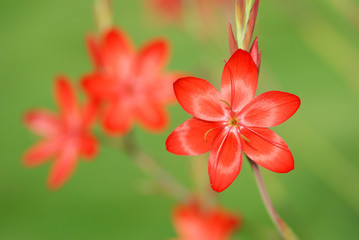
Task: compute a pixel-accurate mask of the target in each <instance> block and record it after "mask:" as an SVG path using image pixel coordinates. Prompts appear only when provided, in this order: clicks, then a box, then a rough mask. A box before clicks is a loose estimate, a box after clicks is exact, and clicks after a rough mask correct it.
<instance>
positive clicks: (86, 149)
mask: <svg viewBox="0 0 359 240" xmlns="http://www.w3.org/2000/svg"><path fill="white" fill-rule="evenodd" d="M81 143H82V145H81V154H82V155H83V156H85V157H86V158H88V159H91V158H93V157H95V155H96V153H97V140H96V138H94V137H93V136H91V135H84V136H82V139H81Z"/></svg>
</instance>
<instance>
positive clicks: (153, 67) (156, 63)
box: [137, 39, 170, 79]
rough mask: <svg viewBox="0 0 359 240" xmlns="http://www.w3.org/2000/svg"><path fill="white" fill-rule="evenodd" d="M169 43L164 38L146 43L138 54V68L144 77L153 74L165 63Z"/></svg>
mask: <svg viewBox="0 0 359 240" xmlns="http://www.w3.org/2000/svg"><path fill="white" fill-rule="evenodd" d="M169 51H170V50H169V44H168V42H167V40H165V39H159V40H155V41H152V42H150V43H148V44H146V45H145V46H144V47H143V49H142V50H141V51H140V52H139V55H138V62H137V63H138V70H139V72H140V74H141V75H143V76H146V79H151V78H149V77H148V76H155V75H156V74H157V73H158V72H159V71H160V70H161V69H162V68H163V67H164V66H165V64H166V63H167V60H168V56H169Z"/></svg>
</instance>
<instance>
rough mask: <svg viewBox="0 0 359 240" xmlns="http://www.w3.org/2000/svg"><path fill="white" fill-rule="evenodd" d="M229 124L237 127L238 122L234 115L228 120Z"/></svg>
mask: <svg viewBox="0 0 359 240" xmlns="http://www.w3.org/2000/svg"><path fill="white" fill-rule="evenodd" d="M228 124H229V126H232V127H239V122H238V119H237V118H236V117H232V118H231V119H230V120H229V122H228Z"/></svg>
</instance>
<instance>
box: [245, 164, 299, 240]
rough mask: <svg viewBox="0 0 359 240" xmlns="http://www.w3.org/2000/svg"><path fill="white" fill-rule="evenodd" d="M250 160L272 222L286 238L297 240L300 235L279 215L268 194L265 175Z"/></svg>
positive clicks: (287, 239)
mask: <svg viewBox="0 0 359 240" xmlns="http://www.w3.org/2000/svg"><path fill="white" fill-rule="evenodd" d="M248 160H249V162H250V163H251V165H252V168H253V173H254V176H255V178H256V181H257V185H258V188H259V191H260V193H261V196H262V199H263V203H264V205H265V206H266V208H267V211H268V213H269V216H270V218H271V219H272V222H273V223H274V225H275V226H276V228H277V229H278V232H279V233H280V235H281V236H282V237H283V239H285V240H297V239H298V237H297V236H296V235H295V234H294V232H293V231H292V229H290V228H289V226H288V225H287V224H286V223H285V222H284V221H283V220H282V219H281V218H280V217H279V215H278V213H277V212H276V210H275V208H274V206H273V204H272V201H271V199H270V197H269V195H268V192H267V189H266V187H265V185H264V181H263V177H262V174H261V172H260V170H259V167H258V165H257V163H255V162H253V161H252V160H250V159H248Z"/></svg>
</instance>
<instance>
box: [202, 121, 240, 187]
mask: <svg viewBox="0 0 359 240" xmlns="http://www.w3.org/2000/svg"><path fill="white" fill-rule="evenodd" d="M242 157H243V155H242V146H241V140H240V138H239V134H238V132H237V130H236V128H232V129H231V130H229V129H228V127H227V128H226V129H224V130H223V131H222V132H221V133H220V134H219V135H218V136H217V137H216V139H215V140H214V143H213V148H212V150H211V152H210V154H209V162H208V173H209V180H210V182H211V187H212V189H213V190H215V191H217V192H222V191H223V190H225V189H226V188H227V187H229V185H231V184H232V182H233V181H234V180H235V179H236V177H237V176H238V174H239V172H240V170H241V167H242Z"/></svg>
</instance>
